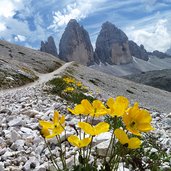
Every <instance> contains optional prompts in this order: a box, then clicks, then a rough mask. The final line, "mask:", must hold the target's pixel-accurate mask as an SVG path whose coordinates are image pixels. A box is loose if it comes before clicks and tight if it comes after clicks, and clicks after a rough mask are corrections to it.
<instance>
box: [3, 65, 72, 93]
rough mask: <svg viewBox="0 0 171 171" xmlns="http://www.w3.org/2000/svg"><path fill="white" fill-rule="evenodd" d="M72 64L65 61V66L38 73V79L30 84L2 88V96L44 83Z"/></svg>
mask: <svg viewBox="0 0 171 171" xmlns="http://www.w3.org/2000/svg"><path fill="white" fill-rule="evenodd" d="M71 64H72V62H68V63H65V64H64V65H63V66H61V67H60V68H58V69H57V70H55V71H53V72H51V73H47V74H38V75H37V76H38V77H39V79H38V80H36V81H34V82H31V83H29V84H26V85H23V86H20V87H16V88H11V89H6V90H1V91H0V96H2V95H4V94H7V93H15V92H16V91H18V90H22V89H26V88H29V87H35V86H36V85H40V84H43V83H45V82H48V81H49V80H51V79H53V78H54V77H55V76H56V75H59V74H60V73H61V72H63V71H65V69H66V68H67V67H69V66H70V65H71Z"/></svg>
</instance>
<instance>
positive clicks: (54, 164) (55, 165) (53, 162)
mask: <svg viewBox="0 0 171 171" xmlns="http://www.w3.org/2000/svg"><path fill="white" fill-rule="evenodd" d="M44 141H45V144H46V146H47V148H48V150H49V152H50V158H51V162H52V164H53V166H54V167H55V169H56V170H60V168H59V166H58V164H57V163H55V159H54V158H53V154H52V151H51V149H50V147H49V145H48V143H47V141H46V139H45V138H44Z"/></svg>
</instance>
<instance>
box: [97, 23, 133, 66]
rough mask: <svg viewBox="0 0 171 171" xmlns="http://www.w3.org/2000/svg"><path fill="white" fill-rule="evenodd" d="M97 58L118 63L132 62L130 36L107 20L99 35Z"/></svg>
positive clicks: (105, 61)
mask: <svg viewBox="0 0 171 171" xmlns="http://www.w3.org/2000/svg"><path fill="white" fill-rule="evenodd" d="M95 59H96V62H99V61H100V62H102V63H109V64H116V65H119V64H127V63H130V62H132V56H131V53H130V50H129V44H128V37H127V36H126V34H125V33H124V32H123V31H122V30H120V29H118V28H117V27H116V26H115V25H113V24H111V23H110V22H105V23H104V24H103V25H102V29H101V31H100V34H99V35H98V37H97V41H96V49H95ZM98 60H99V61H98Z"/></svg>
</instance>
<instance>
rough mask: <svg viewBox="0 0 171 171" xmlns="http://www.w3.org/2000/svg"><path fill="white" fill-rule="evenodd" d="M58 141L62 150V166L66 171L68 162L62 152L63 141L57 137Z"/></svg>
mask: <svg viewBox="0 0 171 171" xmlns="http://www.w3.org/2000/svg"><path fill="white" fill-rule="evenodd" d="M56 139H57V141H58V142H59V145H60V149H61V161H62V165H63V168H64V170H66V160H65V157H64V153H63V150H62V144H61V139H60V137H59V135H57V136H56Z"/></svg>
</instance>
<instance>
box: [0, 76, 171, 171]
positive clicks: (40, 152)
mask: <svg viewBox="0 0 171 171" xmlns="http://www.w3.org/2000/svg"><path fill="white" fill-rule="evenodd" d="M77 76H78V75H77ZM85 84H86V81H85ZM87 85H88V86H90V88H92V90H93V88H94V87H93V85H92V86H91V85H90V84H88V83H87ZM47 89H48V87H47V86H46V85H45V83H41V84H36V85H34V86H28V87H23V88H20V89H18V90H17V89H16V90H15V91H9V92H8V91H5V93H1V96H0V104H1V105H0V171H11V170H12V171H21V170H23V171H30V170H33V171H46V168H48V167H50V165H51V164H50V163H48V159H47V156H49V151H48V149H47V147H46V146H45V143H44V140H43V138H42V137H41V135H40V133H39V130H38V125H39V120H50V119H51V118H52V117H53V112H54V109H57V110H59V111H60V114H62V115H65V116H66V125H67V126H66V129H67V136H69V135H71V134H74V130H73V128H71V127H70V126H69V125H70V124H76V123H77V122H78V119H77V118H76V117H75V116H73V115H71V114H69V112H68V111H67V107H68V103H67V102H66V101H65V100H63V99H61V98H60V97H58V96H56V95H51V94H48V93H47V91H45V90H47ZM94 91H95V90H94ZM99 97H100V95H99ZM113 97H114V96H113ZM100 98H105V97H100ZM150 112H151V114H152V117H153V123H152V124H153V126H154V127H155V128H156V129H155V131H154V132H153V133H154V134H155V135H156V136H159V137H160V138H159V139H158V141H159V142H160V143H161V144H162V145H163V147H164V148H165V149H166V150H167V153H171V113H169V112H159V111H154V110H150ZM109 137H110V133H104V134H101V135H99V136H98V137H97V138H96V139H95V141H94V143H93V144H94V146H96V147H97V148H98V150H99V152H100V153H101V154H103V153H104V151H105V150H106V148H107V145H108V144H109ZM62 140H63V141H64V143H66V145H67V148H66V150H67V163H68V165H69V166H70V165H71V164H72V163H73V160H74V158H73V154H74V153H75V151H76V150H77V148H75V147H72V146H70V144H69V143H68V142H67V141H65V136H64V134H62ZM49 141H50V147H51V149H52V153H53V154H54V155H56V157H57V161H59V160H60V159H59V151H58V147H57V146H56V145H55V142H56V141H55V139H52V140H49ZM154 150H155V149H154ZM169 165H171V161H170V163H163V169H164V168H166V169H167V168H168V167H169ZM122 168H123V166H122V163H121V164H120V171H121V170H122ZM51 170H53V169H52V167H51ZM125 170H127V171H128V169H126V168H125Z"/></svg>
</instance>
